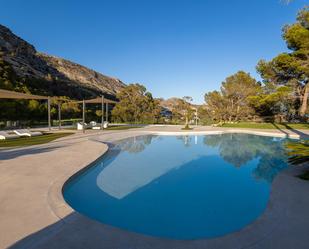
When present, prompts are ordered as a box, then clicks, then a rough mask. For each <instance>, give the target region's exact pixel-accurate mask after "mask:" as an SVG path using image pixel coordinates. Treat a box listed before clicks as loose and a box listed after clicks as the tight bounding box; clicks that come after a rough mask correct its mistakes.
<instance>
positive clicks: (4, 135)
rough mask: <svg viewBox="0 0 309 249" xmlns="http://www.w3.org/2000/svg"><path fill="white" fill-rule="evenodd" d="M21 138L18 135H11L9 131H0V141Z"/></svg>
mask: <svg viewBox="0 0 309 249" xmlns="http://www.w3.org/2000/svg"><path fill="white" fill-rule="evenodd" d="M14 138H19V136H18V135H16V134H10V133H9V132H8V131H0V140H5V139H14Z"/></svg>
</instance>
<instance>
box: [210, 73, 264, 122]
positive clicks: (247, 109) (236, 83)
mask: <svg viewBox="0 0 309 249" xmlns="http://www.w3.org/2000/svg"><path fill="white" fill-rule="evenodd" d="M260 90H261V86H260V84H259V83H258V82H257V81H256V80H255V79H254V78H252V77H251V76H250V74H248V73H245V72H243V71H239V72H237V73H236V74H234V75H231V76H229V77H227V78H226V79H225V81H224V82H223V83H222V86H221V91H220V92H218V91H213V92H210V93H207V94H205V102H206V107H207V108H208V109H209V111H210V113H211V114H212V115H213V116H214V119H215V120H219V121H220V122H222V121H224V122H225V121H229V122H231V121H239V120H241V119H244V118H247V117H248V116H249V115H251V114H254V109H253V108H252V107H251V106H250V97H251V96H255V95H256V94H257V93H258V92H259V91H260Z"/></svg>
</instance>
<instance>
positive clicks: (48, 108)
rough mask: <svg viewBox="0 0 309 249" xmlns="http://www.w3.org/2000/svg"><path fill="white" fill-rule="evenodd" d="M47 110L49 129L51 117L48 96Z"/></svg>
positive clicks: (49, 128) (49, 127)
mask: <svg viewBox="0 0 309 249" xmlns="http://www.w3.org/2000/svg"><path fill="white" fill-rule="evenodd" d="M47 110H48V130H51V119H50V97H49V96H48V98H47Z"/></svg>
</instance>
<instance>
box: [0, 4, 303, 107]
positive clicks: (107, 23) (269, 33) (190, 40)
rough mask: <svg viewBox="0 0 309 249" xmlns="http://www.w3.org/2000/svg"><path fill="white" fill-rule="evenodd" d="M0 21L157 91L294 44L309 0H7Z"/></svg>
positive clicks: (214, 84)
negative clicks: (287, 38)
mask: <svg viewBox="0 0 309 249" xmlns="http://www.w3.org/2000/svg"><path fill="white" fill-rule="evenodd" d="M0 1H1V15H0V23H1V24H3V25H6V26H8V27H9V28H10V29H11V30H12V31H13V32H14V33H16V34H17V35H19V36H21V37H22V38H24V39H25V40H27V41H29V42H30V43H32V44H33V45H34V46H35V47H36V49H37V50H38V51H41V52H45V53H48V54H51V55H56V56H59V57H63V58H66V59H70V60H72V61H75V62H77V63H80V64H82V65H85V66H88V67H90V68H92V69H95V70H97V71H99V72H101V73H103V74H106V75H109V76H114V77H117V78H120V79H121V80H123V81H124V82H125V83H133V82H139V83H142V84H144V85H145V86H146V87H147V88H148V89H149V90H150V91H151V92H152V93H153V95H154V96H155V97H164V98H168V97H173V96H177V97H182V96H185V95H189V96H192V97H193V99H194V102H195V103H202V102H203V98H204V97H203V96H204V93H205V92H207V91H211V90H215V89H218V88H219V87H220V84H221V82H222V81H223V80H224V79H225V78H226V77H227V76H228V75H230V74H232V73H235V72H236V71H238V70H245V71H248V72H250V73H251V74H252V75H253V76H255V77H258V75H257V74H256V72H255V65H256V63H257V61H258V60H259V59H260V58H265V59H270V58H272V57H274V56H275V55H277V54H278V53H280V52H282V51H286V50H287V49H286V46H285V43H284V42H283V40H282V38H281V28H282V27H283V25H284V24H288V23H292V22H294V20H295V16H296V13H297V12H298V10H299V9H300V8H302V7H303V6H305V4H308V0H306V1H305V0H295V1H294V2H292V3H291V4H289V5H286V4H283V3H281V2H280V0H233V1H232V0H212V1H210V0H186V1H182V0H123V1H120V0H109V1H103V0H101V1H99V0H97V1H94V0H88V1H86V0H83V1H82V0H80V1H78V0H49V1H48V0H45V1H42V0H27V1H25V0H9V1H8V0H6V1H5V0H0Z"/></svg>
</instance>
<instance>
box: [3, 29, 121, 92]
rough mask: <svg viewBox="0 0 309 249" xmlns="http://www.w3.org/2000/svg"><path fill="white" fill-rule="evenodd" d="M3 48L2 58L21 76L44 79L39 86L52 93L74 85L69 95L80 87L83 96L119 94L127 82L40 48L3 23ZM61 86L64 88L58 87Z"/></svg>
mask: <svg viewBox="0 0 309 249" xmlns="http://www.w3.org/2000/svg"><path fill="white" fill-rule="evenodd" d="M0 52H1V54H0V55H1V59H2V60H3V61H4V62H5V63H7V64H8V65H9V66H10V67H11V68H12V69H13V71H14V72H15V73H16V76H17V77H18V78H19V79H24V82H25V84H27V83H28V84H29V82H30V81H40V80H41V81H42V84H41V85H40V84H39V83H38V82H36V84H35V85H36V87H37V88H42V90H44V91H46V89H47V91H52V93H51V94H63V95H66V94H65V90H64V89H68V88H70V87H72V88H74V89H75V90H74V91H72V93H71V94H69V95H76V93H77V92H78V91H80V94H78V95H80V96H79V97H83V96H87V97H91V96H97V95H99V94H103V95H107V96H113V97H115V96H116V94H117V93H118V92H119V91H120V90H121V89H122V88H123V87H125V86H126V84H125V83H123V82H122V81H121V80H119V79H117V78H114V77H110V76H106V75H103V74H101V73H100V72H97V71H95V70H93V69H90V68H88V67H85V66H83V65H80V64H78V63H75V62H72V61H70V60H67V59H63V58H60V57H58V56H54V55H49V54H45V53H41V52H38V51H37V50H36V49H35V47H34V46H33V45H32V44H30V43H28V42H27V41H25V40H23V39H22V38H20V37H19V36H17V35H15V34H14V33H13V32H12V31H11V30H10V29H9V28H7V27H5V26H3V25H1V24H0ZM59 87H60V88H63V89H60V90H59V89H58V90H57V89H55V88H59ZM50 89H52V90H50ZM69 97H74V96H69Z"/></svg>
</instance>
